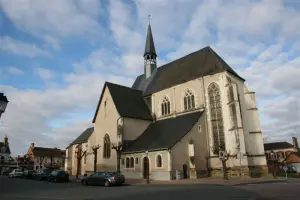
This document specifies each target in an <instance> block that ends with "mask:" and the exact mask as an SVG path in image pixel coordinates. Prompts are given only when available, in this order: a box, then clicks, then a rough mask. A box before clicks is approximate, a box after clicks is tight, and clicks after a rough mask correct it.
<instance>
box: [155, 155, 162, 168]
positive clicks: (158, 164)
mask: <svg viewBox="0 0 300 200" xmlns="http://www.w3.org/2000/svg"><path fill="white" fill-rule="evenodd" d="M156 167H162V158H161V155H157V156H156Z"/></svg>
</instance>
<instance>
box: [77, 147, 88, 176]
mask: <svg viewBox="0 0 300 200" xmlns="http://www.w3.org/2000/svg"><path fill="white" fill-rule="evenodd" d="M85 154H86V150H84V151H83V150H82V146H81V145H79V146H78V147H77V151H76V152H75V155H76V158H77V172H76V178H78V176H79V169H80V168H81V159H82V158H83V156H85Z"/></svg>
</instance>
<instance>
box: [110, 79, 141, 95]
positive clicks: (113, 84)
mask: <svg viewBox="0 0 300 200" xmlns="http://www.w3.org/2000/svg"><path fill="white" fill-rule="evenodd" d="M105 84H111V85H116V86H119V87H124V88H127V89H131V90H135V91H137V92H141V93H142V92H143V91H141V90H138V89H134V88H131V87H128V86H125V85H119V84H116V83H112V82H108V81H105Z"/></svg>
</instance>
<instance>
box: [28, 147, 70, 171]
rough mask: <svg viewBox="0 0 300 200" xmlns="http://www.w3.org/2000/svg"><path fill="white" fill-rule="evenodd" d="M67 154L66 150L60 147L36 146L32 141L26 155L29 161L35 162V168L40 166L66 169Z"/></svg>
mask: <svg viewBox="0 0 300 200" xmlns="http://www.w3.org/2000/svg"><path fill="white" fill-rule="evenodd" d="M65 156H66V152H65V150H61V149H58V148H46V147H35V145H34V143H31V145H30V147H29V149H28V151H27V153H26V155H25V157H26V158H27V159H28V161H31V162H33V168H34V169H35V170H37V169H39V168H56V169H64V164H65Z"/></svg>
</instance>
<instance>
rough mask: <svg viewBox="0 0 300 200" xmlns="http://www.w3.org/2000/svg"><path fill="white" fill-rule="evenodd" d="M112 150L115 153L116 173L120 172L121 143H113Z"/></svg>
mask: <svg viewBox="0 0 300 200" xmlns="http://www.w3.org/2000/svg"><path fill="white" fill-rule="evenodd" d="M112 149H114V150H115V151H116V153H117V172H118V173H120V172H121V166H120V165H121V153H122V150H123V143H122V142H114V143H112Z"/></svg>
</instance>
